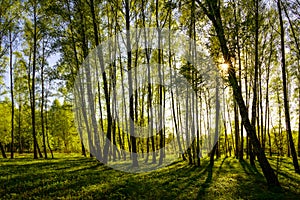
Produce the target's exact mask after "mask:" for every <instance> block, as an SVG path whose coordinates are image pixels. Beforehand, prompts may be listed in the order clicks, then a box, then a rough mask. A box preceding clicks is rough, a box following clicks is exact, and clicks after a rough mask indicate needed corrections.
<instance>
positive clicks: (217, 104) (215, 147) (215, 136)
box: [210, 77, 220, 167]
mask: <svg viewBox="0 0 300 200" xmlns="http://www.w3.org/2000/svg"><path fill="white" fill-rule="evenodd" d="M219 84H220V83H219V78H218V77H217V78H216V119H215V120H216V121H215V135H214V143H213V144H215V145H214V147H213V150H212V152H211V154H210V166H211V167H213V166H214V155H215V153H216V150H217V146H218V138H219V121H220V119H219V118H220V99H219Z"/></svg>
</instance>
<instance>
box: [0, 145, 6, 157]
mask: <svg viewBox="0 0 300 200" xmlns="http://www.w3.org/2000/svg"><path fill="white" fill-rule="evenodd" d="M0 150H1V154H2V157H3V158H7V156H6V153H5V150H4V147H3V145H2V143H1V142H0Z"/></svg>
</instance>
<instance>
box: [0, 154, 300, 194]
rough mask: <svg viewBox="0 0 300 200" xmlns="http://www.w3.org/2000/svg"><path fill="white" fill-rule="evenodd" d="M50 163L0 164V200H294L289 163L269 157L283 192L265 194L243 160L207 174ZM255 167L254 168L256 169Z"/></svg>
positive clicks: (299, 184)
mask: <svg viewBox="0 0 300 200" xmlns="http://www.w3.org/2000/svg"><path fill="white" fill-rule="evenodd" d="M62 156H65V155H58V158H56V159H53V160H50V159H49V160H32V159H31V158H26V157H25V158H17V159H14V160H4V159H1V160H0V165H1V167H0V174H1V178H0V196H1V197H2V199H28V198H34V199H45V198H47V199H49V198H50V199H52V198H60V199H71V198H72V199H238V198H239V199H297V197H299V195H300V175H296V174H295V173H294V171H293V165H292V161H291V159H286V158H285V159H282V160H281V163H280V165H277V163H276V162H277V160H276V159H275V158H271V159H270V161H271V164H272V165H273V167H274V168H275V169H276V166H279V167H280V173H279V174H278V175H279V180H280V182H281V184H282V186H283V191H282V192H278V193H276V191H272V190H269V189H268V188H267V186H266V183H265V179H264V178H263V176H262V174H261V171H260V169H255V168H253V167H252V166H250V164H249V163H248V162H247V161H239V160H236V159H234V158H220V159H218V160H217V161H216V163H215V166H214V167H213V169H212V170H211V169H210V167H209V165H208V163H209V162H208V160H206V159H203V160H201V167H195V166H190V165H188V164H187V163H186V162H183V161H178V162H175V163H173V164H171V165H169V166H167V167H164V168H161V169H159V170H157V171H153V172H147V173H139V174H131V173H126V172H121V171H116V170H114V169H112V168H109V167H107V166H105V165H102V164H100V163H99V162H98V161H96V160H94V159H91V158H82V157H80V156H76V155H75V156H73V157H69V156H68V157H62ZM257 166H258V165H257Z"/></svg>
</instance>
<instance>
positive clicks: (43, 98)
mask: <svg viewBox="0 0 300 200" xmlns="http://www.w3.org/2000/svg"><path fill="white" fill-rule="evenodd" d="M42 59H43V60H42V66H41V82H42V103H41V124H42V135H43V148H44V155H45V158H46V159H47V158H48V156H47V146H46V136H45V123H44V102H45V83H44V64H45V47H44V41H43V58H42Z"/></svg>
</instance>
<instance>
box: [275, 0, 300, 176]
mask: <svg viewBox="0 0 300 200" xmlns="http://www.w3.org/2000/svg"><path fill="white" fill-rule="evenodd" d="M277 7H278V12H279V21H280V37H281V65H282V68H281V69H282V70H281V71H282V84H283V98H284V111H285V123H286V132H287V134H288V139H289V144H290V150H291V154H292V157H293V163H294V168H295V172H296V173H300V168H299V163H298V159H297V153H296V149H295V145H294V141H293V135H292V130H291V121H290V111H289V100H288V91H287V81H286V66H285V65H286V63H285V46H284V43H285V42H284V26H283V20H282V14H281V1H280V0H278V1H277Z"/></svg>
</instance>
